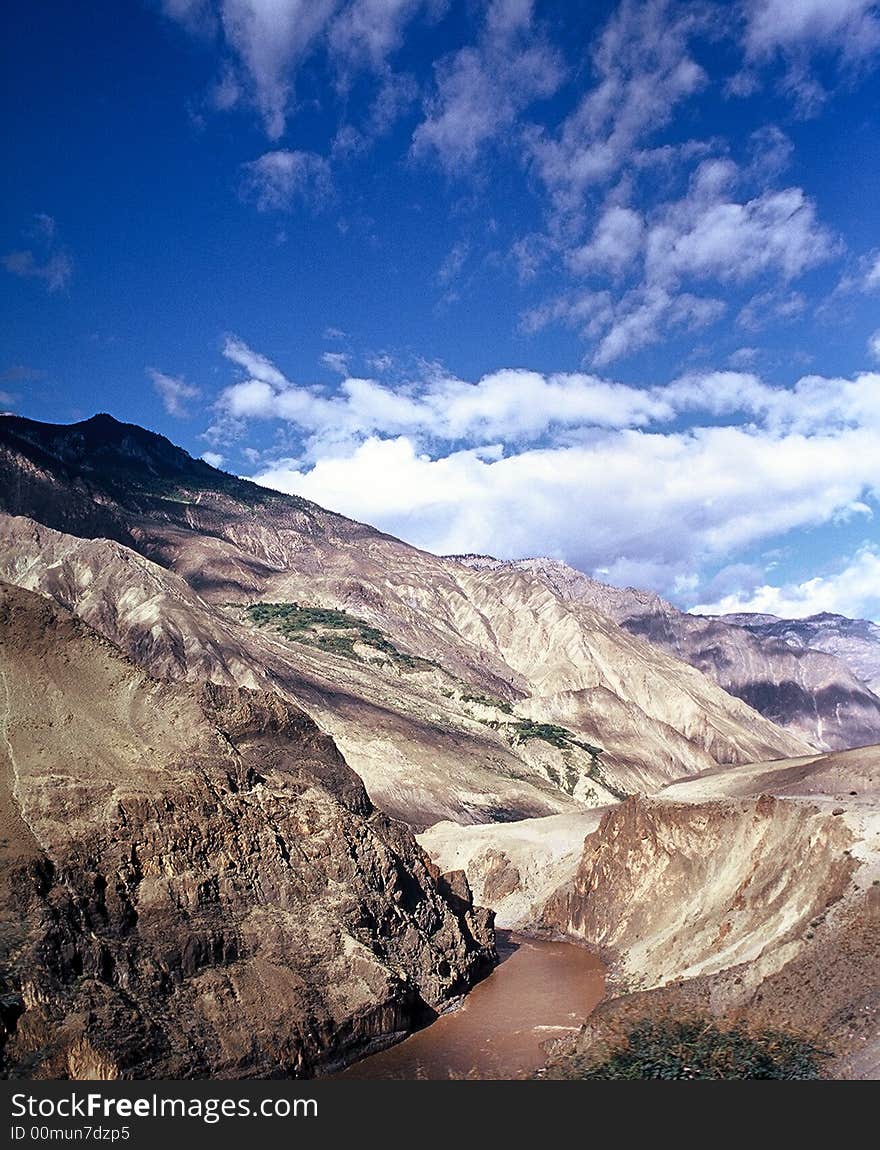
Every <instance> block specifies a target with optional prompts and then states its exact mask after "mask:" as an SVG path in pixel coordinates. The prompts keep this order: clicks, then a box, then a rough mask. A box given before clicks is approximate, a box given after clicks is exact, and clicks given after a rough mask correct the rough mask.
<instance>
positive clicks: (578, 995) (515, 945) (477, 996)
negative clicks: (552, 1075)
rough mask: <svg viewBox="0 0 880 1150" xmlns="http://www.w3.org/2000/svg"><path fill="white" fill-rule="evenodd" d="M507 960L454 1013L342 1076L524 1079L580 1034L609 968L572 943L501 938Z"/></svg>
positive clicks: (506, 935) (502, 933)
mask: <svg viewBox="0 0 880 1150" xmlns="http://www.w3.org/2000/svg"><path fill="white" fill-rule="evenodd" d="M498 954H499V957H500V958H501V962H500V963H499V965H498V966H497V967H496V968H495V970H494V971H493V972H492V973H491V974H490V975H489V977H488V978H486V979H484V980H483V981H482V982H480V983H478V985H477V986H475V987H474V989H473V990H472V991H471V992H470V994H469V995H468V996H467V998H466V999H465V1000H464V1003H463V1005H462V1006H461V1007H460V1008H459V1009H458V1010H456V1011H454V1012H452V1013H451V1014H444V1015H442V1016H441V1017H440V1018H438V1019H437V1021H436V1022H434V1023H432V1024H431V1025H430V1026H428V1027H425V1029H424V1030H420V1031H418V1032H417V1033H416V1034H413V1035H411V1036H410V1037H409V1038H407V1039H406V1040H405V1041H404V1042H400V1043H398V1044H397V1045H396V1046H392V1047H389V1049H388V1050H383V1051H381V1052H380V1053H379V1054H373V1055H370V1057H369V1058H364V1059H362V1060H361V1061H360V1062H356V1063H355V1064H354V1065H353V1066H349V1067H348V1069H347V1070H344V1071H343V1072H342V1073H341V1074H339V1075H337V1076H336V1077H338V1078H361V1079H362V1078H403V1079H414V1078H415V1079H418V1078H427V1079H430V1078H523V1077H525V1076H526V1075H529V1074H531V1073H532V1072H533V1071H535V1070H537V1069H538V1068H539V1067H540V1066H543V1065H544V1062H545V1061H546V1053H545V1050H544V1044H545V1043H546V1042H549V1041H551V1040H552V1039H554V1038H560V1037H561V1036H563V1035H564V1034H566V1033H568V1032H570V1031H572V1030H576V1029H577V1028H578V1027H579V1026H580V1025H581V1024H582V1023H583V1022H584V1021H585V1020H586V1019H587V1017H588V1016H589V1014H590V1012H591V1011H592V1010H593V1008H594V1007H595V1006H596V1004H597V1003H598V1002H599V1000H600V999H601V997H602V993H603V991H604V986H605V976H604V971H603V969H602V964H601V963H600V962H599V960H598V959H597V958H596V957H595V956H594V955H592V954H590V953H589V951H586V950H584V949H583V948H582V947H579V946H572V945H571V944H570V943H566V942H541V941H538V940H536V939H531V938H523V937H522V936H519V935H515V934H509V933H507V932H505V931H499V932H498Z"/></svg>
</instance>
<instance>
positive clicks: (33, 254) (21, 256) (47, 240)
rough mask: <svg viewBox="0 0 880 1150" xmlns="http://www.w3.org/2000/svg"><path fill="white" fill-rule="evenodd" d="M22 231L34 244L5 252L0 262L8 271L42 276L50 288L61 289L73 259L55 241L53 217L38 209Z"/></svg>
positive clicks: (21, 276)
mask: <svg viewBox="0 0 880 1150" xmlns="http://www.w3.org/2000/svg"><path fill="white" fill-rule="evenodd" d="M25 235H26V237H27V238H28V239H29V240H31V241H32V242H33V244H34V247H33V248H21V249H18V250H16V251H11V252H7V253H6V254H5V255H4V256H2V258H0V263H2V264H3V266H4V268H5V269H6V270H7V271H8V272H9V273H10V275H14V276H18V277H19V278H20V279H36V280H42V281H43V283H44V284H45V286H46V290H47V291H49V292H58V291H63V290H64V289H65V288H66V287H67V285H68V284H69V283H70V278H71V276H72V275H73V260H72V259H71V256H70V253H69V252H68V251H67V250H66V249H65V248H63V247H60V246H59V244H58V237H57V227H56V224H55V220H54V218H53V217H52V216H50V215H47V214H46V213H45V212H37V213H36V214H35V215H34V216H32V217H31V223H30V226H29V227H28V228H27V229H26V231H25Z"/></svg>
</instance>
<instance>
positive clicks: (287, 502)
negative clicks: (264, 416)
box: [0, 417, 808, 827]
mask: <svg viewBox="0 0 880 1150" xmlns="http://www.w3.org/2000/svg"><path fill="white" fill-rule="evenodd" d="M0 445H2V447H3V461H5V462H2V461H0V462H2V466H3V467H4V468H5V472H3V473H2V478H3V482H2V484H0V506H3V507H4V508H5V509H6V510H7V511H8V512H10V513H14V514H17V515H20V516H22V518H20V519H14V520H7V523H12V525H13V526H11V527H9V528H8V530H7V529H6V528H4V530H7V537H8V538H9V540H10V544H9V547H8V549H7V553H8V554H9V556H10V558H9V560H8V561H7V560H4V564H3V572H2V574H3V577H4V578H6V579H7V580H9V581H11V582H15V583H17V584H19V585H23V586H28V587H30V588H33V589H35V590H40V591H41V592H43V593H45V594H48V595H51V596H53V597H54V598H56V599H57V600H58V601H59V602H63V603H65V605H67V606H69V607H70V608H71V609H72V610H73V611H75V612H76V613H77V614H81V615H82V616H83V617H84V618H86V619H87V620H88V621H89V622H90V623H92V625H94V626H95V627H96V628H98V629H99V630H100V631H101V633H102V634H105V635H106V636H108V637H109V638H111V639H112V640H113V641H114V642H116V643H118V644H120V645H121V646H122V647H123V648H124V649H125V650H126V651H128V652H129V653H130V654H131V655H132V657H133V658H135V659H137V660H138V661H139V662H141V663H142V664H143V665H144V666H145V667H147V668H149V669H152V670H155V671H157V672H159V673H162V674H172V675H174V676H175V677H183V678H187V679H199V678H210V679H212V680H214V681H218V682H234V683H237V684H238V685H248V686H265V685H269V686H270V687H271V689H273V690H277V691H279V692H281V693H283V694H284V695H285V696H286V697H288V698H290V699H291V700H293V701H295V702H297V703H300V704H301V705H302V706H303V707H304V708H305V709H306V710H307V711H308V712H309V713H310V714H312V715H313V716H314V717H315V718H316V719H317V720H318V721H319V722H320V723H321V725H322V726H324V727H325V728H326V729H327V730H328V731H329V732H330V733H331V734H332V735H333V736H334V738H335V739H336V740H337V741H338V743H339V746H340V748H341V749H342V750H343V753H344V754H345V756H346V759H347V760H348V762H349V763H350V764H351V765H352V767H354V769H355V770H357V772H358V773H359V774H360V775H361V777H362V778H363V779H364V780H365V782H366V784H367V788H368V790H369V792H370V794H371V795H372V797H373V798H374V800H375V801H376V802H377V803H378V805H380V806H381V807H382V808H383V809H385V810H387V811H389V812H390V813H393V814H394V815H395V816H396V817H399V818H403V819H405V820H407V821H408V822H410V824H411V825H413V826H417V827H423V826H427V825H430V824H431V823H433V822H435V821H437V820H439V819H452V820H454V821H458V822H484V821H494V820H506V819H512V818H523V817H532V816H541V815H550V814H555V813H562V812H565V811H570V810H576V809H578V808H579V807H581V806H582V805H593V806H598V805H604V804H605V803H608V802H610V801H613V800H614V797H615V793H619V792H620V791H633V790H636V789H638V790H647V791H650V790H653V789H654V788H656V787H657V786H659V785H663V784H664V783H666V782H668V781H670V780H672V779H675V778H679V777H682V776H685V775H689V774H693V773H696V772H699V771H702V770H706V769H709V768H711V767H712V766H714V765H716V764H717V763H742V762H748V761H752V760H756V759H762V758H772V757H776V756H784V755H794V754H798V753H803V752H804V751H805V750H807V749H808V748H807V746H806V744H804V743H803V742H802V741H800V740H799V739H798V738H797V737H796V736H795V735H793V734H790V733H788V732H785V731H782V730H781V729H780V728H779V727H777V726H775V725H774V724H773V723H771V722H769V721H767V720H766V719H763V718H762V717H761V716H759V715H758V714H757V713H756V712H755V711H754V710H752V709H751V708H750V707H748V706H746V705H745V704H744V703H742V702H741V701H740V700H738V699H733V698H731V696H730V695H728V694H726V693H725V692H724V691H723V690H721V689H720V688H719V687H718V686H717V685H716V684H715V683H713V682H711V681H710V680H709V679H708V678H706V677H705V676H704V675H702V674H700V673H699V672H698V671H696V670H694V668H692V667H690V666H688V665H686V664H685V663H682V662H681V661H679V660H677V659H675V658H672V657H670V656H669V655H668V654H666V653H665V652H663V651H660V650H658V649H657V648H655V647H653V646H651V645H650V644H649V643H646V642H644V641H642V640H640V639H638V638H636V637H634V636H632V635H630V634H628V633H627V632H626V631H624V630H623V629H622V628H620V627H619V626H618V625H617V624H616V623H615V622H613V621H612V620H610V619H609V618H608V617H607V616H606V615H605V614H603V613H601V612H600V611H597V610H595V609H593V608H591V607H590V606H589V605H587V604H585V603H581V602H575V601H573V600H572V599H571V598H570V597H566V596H564V595H561V594H559V593H558V592H557V591H556V590H554V589H553V588H551V587H548V585H547V583H546V582H545V581H543V580H542V579H540V578H538V577H537V576H536V575H535V574H534V573H533V572H530V571H525V570H503V571H496V570H493V569H481V570H474V569H470V568H468V567H467V566H465V565H463V564H462V563H459V562H456V561H454V560H451V559H442V558H439V557H437V556H433V555H428V554H426V553H424V552H421V551H418V550H416V549H415V548H412V547H409V546H407V545H406V544H404V543H401V542H400V541H399V540H395V539H392V538H390V537H388V536H386V535H383V534H382V533H380V532H378V531H375V530H373V529H371V528H369V527H366V526H364V525H362V524H358V523H354V522H352V521H351V520H348V519H345V518H344V517H342V516H339V515H334V514H333V513H331V512H328V511H324V510H322V509H321V508H319V507H316V506H315V505H314V504H310V503H308V502H307V501H305V500H301V499H293V498H290V497H286V496H280V495H276V494H274V493H271V492H267V491H265V490H263V489H261V488H257V487H255V486H254V485H253V484H249V483H245V482H242V481H240V480H237V479H235V478H234V477H232V476H227V475H223V474H222V473H220V472H216V471H214V470H212V469H211V468H209V467H208V466H207V465H206V464H203V463H200V462H199V461H196V460H192V459H190V458H189V457H188V456H187V455H186V454H185V453H184V452H181V451H179V449H176V448H174V447H173V446H172V445H171V444H170V443H168V441H167V440H164V439H162V438H161V437H158V436H154V435H152V434H151V433H149V432H145V431H143V430H142V429H140V428H135V427H130V426H127V425H121V424H117V423H115V421H113V420H111V419H109V417H96V418H95V419H93V420H88V421H86V422H85V423H83V424H75V425H72V426H71V427H52V426H51V425H45V424H36V423H33V422H30V421H27V420H19V419H2V420H0ZM24 516H28V517H30V518H29V520H28V519H25V518H23V517H24ZM96 516H97V517H98V518H99V519H100V524H99V525H97V526H96V519H95V517H96ZM111 520H112V522H111ZM35 521H37V522H36V523H35ZM40 524H42V525H48V527H47V526H43V527H42V534H41V533H40V527H39V525H40ZM16 525H17V526H16ZM51 527H56V528H59V529H60V530H61V531H62V532H63V535H61V536H60V537H59V536H57V535H56V537H55V538H54V539H53V538H51V537H50V536H51V534H54V533H50V532H49V528H51ZM97 536H103V537H106V538H105V539H104V540H103V541H102V540H100V539H98V538H97ZM107 539H109V540H111V542H107ZM99 552H100V554H99ZM111 553H112V554H111ZM50 556H53V557H52V558H51V559H50ZM111 567H112V568H113V570H116V571H119V572H120V577H119V578H116V577H114V578H112V579H110V578H108V577H106V576H105V574H104V572H105V570H109V569H110V568H111ZM126 569H127V572H128V576H127V577H126V576H125V575H123V574H122V572H124V571H125V570H126ZM255 602H264V603H272V604H286V605H290V604H300V605H305V606H307V607H309V608H312V609H321V610H326V609H329V610H331V611H332V612H335V613H337V615H338V614H339V613H340V612H345V613H347V617H348V618H353V619H354V620H355V624H356V626H357V627H359V628H361V632H360V633H362V634H369V633H373V634H376V633H378V634H379V636H380V637H381V638H380V639H379V640H378V642H379V646H378V647H377V646H376V645H375V643H376V641H377V640H375V639H374V641H373V643H374V645H373V646H372V647H371V646H370V645H369V643H367V644H366V645H364V644H360V643H354V644H353V645H352V643H349V646H348V648H347V649H346V648H345V645H344V643H343V644H340V643H339V642H334V636H333V635H330V634H327V633H325V634H323V635H321V636H318V640H322V641H318V640H316V639H315V636H314V635H312V636H311V637H309V636H308V635H306V636H303V634H302V633H301V632H300V633H299V634H293V635H291V633H290V632H288V633H286V634H285V633H283V632H282V631H281V630H279V629H278V628H273V627H272V626H267V627H265V628H259V627H255V626H254V623H253V619H252V617H250V616H249V614H248V607H249V605H250V604H253V603H255ZM337 637H338V636H337ZM303 638H306V642H303V641H302V640H303ZM327 640H329V641H327ZM395 652H396V653H395ZM267 680H268V684H267ZM524 722H526V723H528V724H531V725H532V726H531V727H529V728H528V729H529V730H531V731H533V730H534V727H535V726H537V727H539V728H541V729H543V731H544V732H545V733H546V729H547V727H548V726H550V725H555V726H557V727H564V728H566V729H567V730H568V731H570V732H571V733H572V736H573V739H572V740H567V739H565V738H563V739H562V740H559V739H557V740H556V741H555V742H554V740H553V737H552V735H551V736H550V737H549V738H541V737H540V736H535V735H534V734H532V735H531V736H530V737H520V732H521V731H522V730H523V726H522V724H523V723H524ZM583 743H588V744H591V745H594V746H599V747H601V748H603V749H604V751H605V754H604V756H603V760H602V762H603V767H604V773H599V772H597V771H596V770H595V769H594V765H593V763H592V762H591V759H590V756H589V753H585V752H584V751H583V749H582V747H581V746H579V745H578V744H583ZM606 784H610V789H609V786H607V785H606Z"/></svg>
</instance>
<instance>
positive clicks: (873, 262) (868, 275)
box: [862, 252, 880, 291]
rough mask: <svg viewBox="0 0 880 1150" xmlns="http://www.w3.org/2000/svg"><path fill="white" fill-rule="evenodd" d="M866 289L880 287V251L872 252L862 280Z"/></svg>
mask: <svg viewBox="0 0 880 1150" xmlns="http://www.w3.org/2000/svg"><path fill="white" fill-rule="evenodd" d="M862 283H863V286H864V288H865V290H866V291H873V290H874V289H875V288H880V252H872V253H871V256H870V262H869V263H868V266H867V268H866V270H865V274H864V279H863V281H862Z"/></svg>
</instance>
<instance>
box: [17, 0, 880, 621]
mask: <svg viewBox="0 0 880 1150" xmlns="http://www.w3.org/2000/svg"><path fill="white" fill-rule="evenodd" d="M7 25H8V31H7V35H6V37H5V40H4V43H3V45H2V48H0V51H2V53H3V70H2V74H3V78H4V84H5V85H6V88H7V91H6V92H5V99H4V101H3V108H4V111H3V117H4V139H5V141H6V147H5V154H6V159H7V167H6V170H7V177H6V179H5V181H4V196H5V211H4V213H3V224H2V234H0V264H2V267H0V284H2V292H3V309H2V318H0V336H2V343H0V393H2V399H0V403H2V405H3V406H4V407H5V408H7V409H10V410H16V411H19V412H21V413H22V414H26V415H29V416H32V417H34V418H38V419H49V420H57V421H62V422H63V421H68V420H73V419H77V418H81V417H84V416H87V415H90V414H92V413H93V412H95V411H98V410H107V411H110V412H112V413H113V414H115V415H116V416H117V417H118V418H121V419H127V420H132V421H135V422H138V423H141V424H144V425H145V426H148V427H152V428H154V429H156V430H159V431H161V432H163V433H164V434H166V435H168V436H169V437H170V438H172V439H173V440H175V441H176V442H178V443H181V444H182V445H183V446H185V447H186V448H187V449H188V450H190V451H191V452H193V454H196V455H206V457H207V458H208V459H209V460H210V461H213V462H216V463H218V464H220V465H222V466H223V467H225V468H226V469H228V470H231V471H234V472H236V473H237V474H245V475H251V476H255V477H258V478H260V479H261V480H262V481H264V482H267V483H270V484H272V485H275V486H277V487H279V488H281V489H283V490H288V491H295V492H299V493H302V494H305V495H307V496H309V497H310V498H313V499H315V500H317V501H318V502H320V503H322V504H324V505H325V506H329V507H332V508H334V509H336V510H340V511H343V512H346V513H348V514H351V515H354V516H356V517H358V518H360V519H363V520H366V521H368V522H372V523H375V524H377V525H378V526H380V527H383V528H384V529H386V530H389V531H392V532H394V533H396V534H399V535H401V536H402V537H403V538H406V539H408V540H410V541H412V542H414V543H416V544H418V545H420V546H424V547H428V548H430V549H432V550H437V551H441V552H445V551H459V550H469V551H486V552H490V553H493V554H496V555H499V556H502V557H516V556H520V555H529V554H541V553H545V554H551V555H554V556H558V557H560V558H565V559H567V560H568V561H569V562H572V563H574V564H575V565H576V566H579V567H581V568H582V569H584V570H587V571H589V572H594V573H597V574H598V575H599V576H600V577H602V578H606V579H608V580H610V581H613V582H618V583H634V584H636V585H641V586H650V587H653V588H656V589H657V590H660V591H661V592H662V593H664V594H666V595H667V596H669V597H671V598H672V599H674V601H675V602H677V603H679V604H681V605H684V606H688V607H693V606H698V607H704V608H712V609H738V608H754V609H759V610H770V611H777V612H778V613H783V614H786V613H790V614H807V613H810V612H812V611H815V610H821V609H829V610H839V611H844V612H846V613H850V614H856V615H865V616H869V617H873V618H875V619H877V618H880V545H878V544H880V540H878V533H877V527H876V513H877V495H878V490H880V375H878V374H877V372H878V371H880V309H878V300H880V213H878V210H877V205H878V203H880V120H878V94H880V83H878V79H880V6H878V5H877V4H875V3H871V2H870V0H762V2H761V3H753V2H752V0H743V2H742V3H739V4H737V3H726V4H713V3H705V4H703V3H664V2H661V0H645V2H642V3H617V4H612V3H605V4H602V3H595V4H583V5H575V4H572V3H565V2H552V0H550V2H547V3H537V2H536V3H531V2H529V0H467V2H457V0H309V2H306V0H127V2H126V3H124V4H120V3H119V2H118V0H80V3H78V4H76V5H71V4H67V3H60V2H58V3H51V2H46V3H40V4H32V3H12V4H11V5H9V8H8V16H7Z"/></svg>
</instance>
